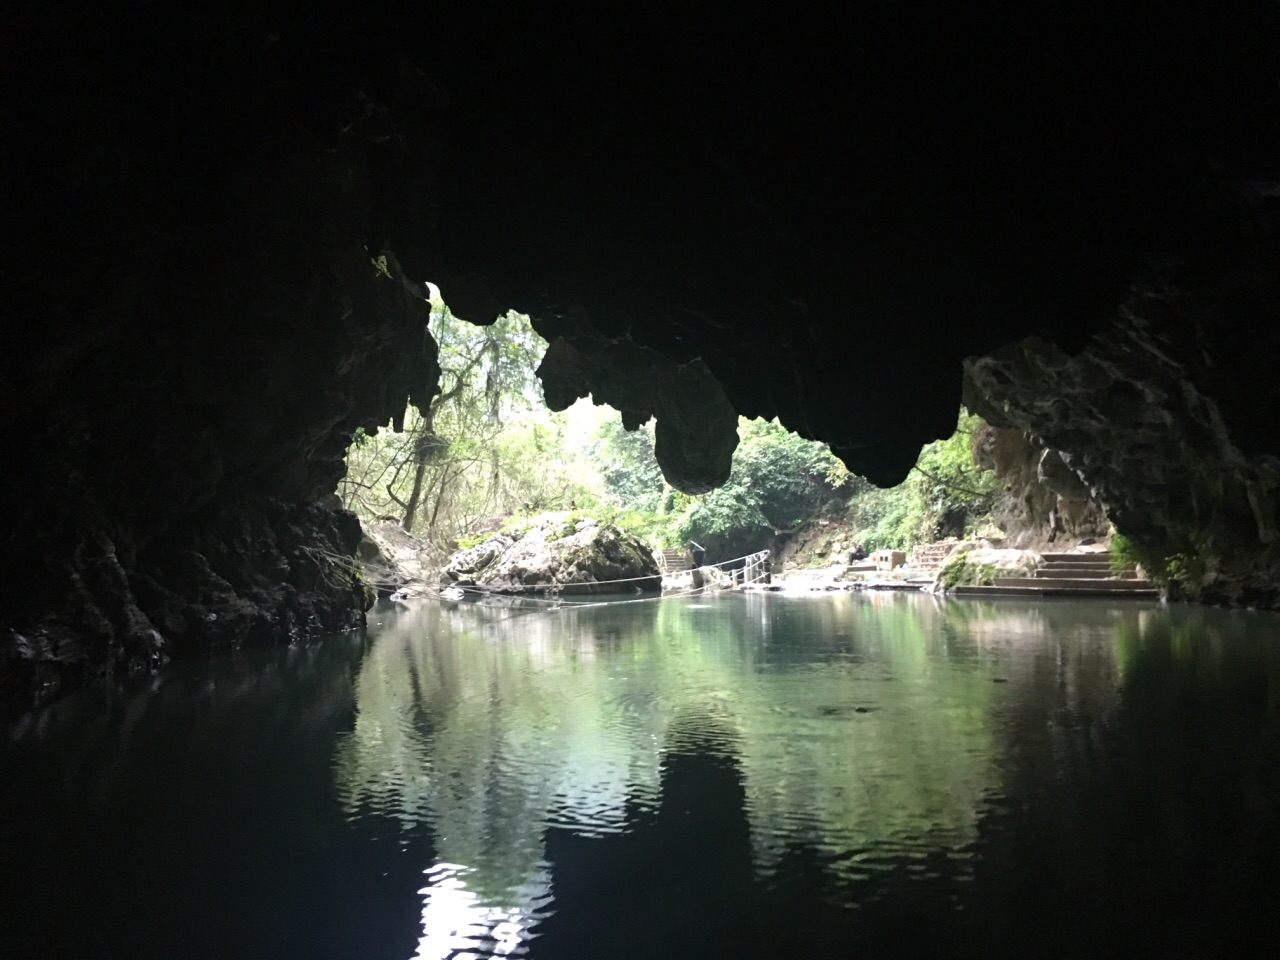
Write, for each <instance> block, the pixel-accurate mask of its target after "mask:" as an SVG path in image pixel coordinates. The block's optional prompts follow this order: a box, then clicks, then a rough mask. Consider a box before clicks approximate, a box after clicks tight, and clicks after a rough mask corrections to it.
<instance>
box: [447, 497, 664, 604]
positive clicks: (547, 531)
mask: <svg viewBox="0 0 1280 960" xmlns="http://www.w3.org/2000/svg"><path fill="white" fill-rule="evenodd" d="M441 583H443V584H449V585H460V586H474V587H479V588H481V589H483V590H484V591H487V592H493V593H512V594H521V593H561V592H563V593H631V592H635V591H641V592H647V591H656V590H661V589H662V572H661V570H660V569H659V568H658V562H657V560H656V559H655V558H654V556H653V552H652V551H651V550H650V549H649V548H648V547H647V546H645V544H644V542H643V541H642V540H640V539H639V538H638V537H636V536H634V535H633V534H630V533H627V532H626V531H624V530H620V529H619V528H618V527H616V526H614V525H613V524H611V523H597V522H596V521H595V520H591V519H589V518H583V519H579V518H577V517H576V516H574V515H573V514H565V513H553V514H544V515H543V516H541V517H539V518H538V519H537V520H535V521H533V523H532V524H531V525H530V526H529V527H528V529H527V530H525V531H524V532H523V533H521V534H520V535H519V536H518V537H509V536H504V535H501V534H498V535H495V536H493V537H490V538H489V539H487V540H485V541H484V542H483V543H480V544H477V545H476V546H474V547H471V548H470V549H467V550H462V551H459V552H458V553H457V554H455V555H454V556H453V558H452V559H451V560H450V561H449V564H448V566H446V567H445V569H444V571H443V573H442V574H441Z"/></svg>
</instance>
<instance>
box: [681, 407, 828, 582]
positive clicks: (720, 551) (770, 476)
mask: <svg viewBox="0 0 1280 960" xmlns="http://www.w3.org/2000/svg"><path fill="white" fill-rule="evenodd" d="M738 434H739V436H740V437H741V441H740V443H739V444H738V449H737V451H736V452H735V453H734V457H733V470H732V472H731V473H730V475H729V481H728V482H727V483H726V484H725V485H724V486H723V487H720V488H719V489H718V490H713V491H712V492H711V493H708V494H706V495H705V496H702V497H696V498H683V499H684V502H685V508H684V510H683V512H682V513H681V515H680V517H679V519H678V520H677V523H676V530H677V532H678V534H679V536H680V537H681V539H685V540H695V541H697V542H698V543H701V544H702V545H703V546H705V547H706V548H707V549H708V551H709V553H710V554H711V555H712V556H721V557H731V556H740V555H742V554H745V553H750V552H753V551H755V550H762V549H765V548H768V547H771V546H773V544H774V542H775V540H776V538H777V537H778V536H780V535H784V534H789V533H793V532H794V531H795V530H796V529H797V528H799V527H800V526H801V525H802V524H804V523H806V522H808V521H809V520H812V519H814V518H816V517H818V516H819V515H821V514H823V513H825V512H829V511H831V510H832V509H833V508H834V509H838V508H840V507H842V506H843V504H844V497H843V496H842V494H841V493H840V488H841V487H843V486H844V485H845V482H846V480H845V477H846V476H847V474H844V473H843V472H842V468H841V467H840V465H839V462H838V461H837V460H836V458H835V457H834V456H833V455H832V453H831V451H830V450H828V449H827V447H826V445H825V444H822V443H815V442H813V441H811V440H805V439H802V438H801V437H798V436H796V435H795V434H793V433H791V432H790V431H789V430H787V429H786V428H785V427H783V426H781V425H780V424H779V423H778V422H777V421H775V420H745V419H744V420H741V421H739V427H738Z"/></svg>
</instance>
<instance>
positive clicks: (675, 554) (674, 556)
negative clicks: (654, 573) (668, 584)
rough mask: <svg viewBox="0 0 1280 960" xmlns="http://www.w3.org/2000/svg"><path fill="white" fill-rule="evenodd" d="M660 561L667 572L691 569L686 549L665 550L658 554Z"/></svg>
mask: <svg viewBox="0 0 1280 960" xmlns="http://www.w3.org/2000/svg"><path fill="white" fill-rule="evenodd" d="M658 562H659V563H660V564H661V565H662V569H663V570H665V571H666V572H667V573H680V572H681V571H683V570H689V569H691V567H692V565H691V564H690V563H689V554H688V553H687V552H686V551H684V550H663V551H662V553H661V554H659V555H658Z"/></svg>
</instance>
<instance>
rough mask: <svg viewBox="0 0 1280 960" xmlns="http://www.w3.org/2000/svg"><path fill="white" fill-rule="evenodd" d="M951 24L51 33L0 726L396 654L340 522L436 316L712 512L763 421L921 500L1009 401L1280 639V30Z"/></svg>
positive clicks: (514, 20) (596, 19)
mask: <svg viewBox="0 0 1280 960" xmlns="http://www.w3.org/2000/svg"><path fill="white" fill-rule="evenodd" d="M933 6H934V5H931V4H922V5H920V6H919V7H918V8H917V7H915V6H913V5H910V4H895V5H890V6H887V7H884V8H883V9H882V8H878V7H877V8H865V9H864V8H863V7H857V8H856V9H852V10H849V11H843V12H840V13H835V12H833V13H829V14H826V15H823V16H819V15H817V14H814V15H806V16H804V17H800V16H797V15H795V13H794V11H793V10H791V9H789V8H788V7H786V6H784V5H776V6H775V5H771V4H767V3H766V4H762V5H757V6H754V7H752V8H751V9H749V10H746V9H744V10H743V11H740V12H738V13H736V14H735V15H734V16H732V17H727V18H726V17H724V16H723V15H721V14H720V13H719V12H718V11H714V10H712V9H710V8H706V9H704V8H702V7H698V6H696V5H694V6H690V5H687V4H685V5H676V4H671V5H664V4H662V3H658V4H645V5H639V6H633V7H630V8H627V9H625V10H623V11H619V12H617V13H616V14H614V13H606V12H604V11H603V9H602V8H599V7H591V8H586V7H582V6H579V5H576V4H564V5H534V6H528V5H527V6H525V7H519V8H514V7H513V8H512V9H502V8H501V7H500V6H499V5H487V4H463V3H442V4H440V5H438V6H432V5H428V4H402V3H399V2H395V0H393V2H390V3H386V4H379V5H375V6H372V7H370V6H364V5H345V4H343V5H339V6H338V7H336V8H333V9H332V10H327V11H325V13H324V14H323V15H321V14H320V13H319V12H318V11H317V10H316V9H314V8H313V7H304V6H302V5H299V4H294V3H282V2H270V0H268V2H263V3H256V4H249V3H240V2H234V0H233V2H227V3H220V4H212V5H167V6H166V5H157V4H152V3H144V2H138V3H132V4H130V3H125V4H120V5H113V6H112V7H111V9H106V8H104V7H93V6H82V5H77V4H59V3H51V4H49V3H46V4H34V3H29V2H26V0H20V2H18V3H17V4H15V5H13V6H12V7H11V8H10V10H9V12H8V13H7V18H8V23H9V25H10V26H11V29H8V30H6V31H0V45H2V48H0V53H2V54H3V56H0V71H3V77H4V81H5V82H4V90H5V94H4V98H3V103H2V105H0V109H2V113H0V120H2V121H3V128H4V131H5V136H4V137H3V138H0V174H2V175H3V182H5V183H6V184H7V185H9V186H10V188H11V190H10V192H11V196H10V198H9V199H10V202H9V204H8V207H7V209H6V219H5V223H6V227H7V237H6V239H7V243H6V245H5V246H6V250H5V256H4V258H3V260H2V262H0V266H2V269H3V271H4V291H5V301H6V302H5V305H4V306H5V312H6V316H7V320H8V322H7V327H8V334H7V336H8V341H7V343H6V348H5V349H4V350H3V351H0V391H2V394H0V399H2V400H3V403H0V441H2V442H3V443H4V445H5V449H6V450H8V451H10V452H11V458H12V462H13V464H14V466H13V467H11V468H10V469H7V470H6V471H3V475H2V476H0V497H2V498H3V501H2V502H4V503H5V504H7V505H10V509H11V513H10V515H9V516H8V518H7V520H6V522H5V524H4V535H3V537H4V539H3V548H2V550H0V582H3V583H4V584H5V587H6V590H5V593H6V596H7V598H8V599H7V600H6V602H5V607H4V611H3V620H0V631H2V632H0V686H7V687H15V688H23V689H29V688H30V687H31V685H32V684H33V683H36V684H39V683H46V682H49V683H52V682H55V681H57V680H58V679H59V678H62V677H67V676H76V675H88V674H93V673H97V672H101V671H103V670H106V669H128V668H131V667H136V668H149V667H150V666H152V665H154V664H155V663H156V662H158V661H160V660H162V659H164V658H165V657H166V656H169V655H171V654H176V653H182V652H183V651H188V650H198V649H205V648H207V647H209V646H219V645H235V644H237V643H241V642H246V641H248V640H256V639H264V640H265V639H268V638H272V637H275V638H285V637H303V636H308V635H314V634H316V633H319V632H322V631H325V630H333V629H338V628H342V627H345V626H347V625H350V624H352V623H354V622H358V621H359V619H360V609H361V606H362V604H363V602H364V598H363V589H362V588H361V587H360V585H359V584H357V583H355V582H353V581H352V579H351V577H350V576H349V575H347V574H344V573H343V571H342V566H341V564H340V563H337V564H335V562H334V561H333V559H332V558H334V557H338V558H341V557H343V556H349V555H350V554H351V552H352V551H353V550H354V540H353V537H354V536H355V533H354V528H353V526H352V524H351V520H350V518H348V517H344V516H343V515H341V514H339V513H333V512H331V511H329V510H327V509H326V508H325V506H324V501H325V498H326V496H327V495H328V494H329V493H330V492H331V491H332V489H333V487H334V483H335V481H336V479H337V477H338V476H339V475H340V473H341V470H342V457H343V455H344V452H345V449H346V446H347V443H348V442H349V438H350V436H351V434H352V432H353V431H354V430H355V429H356V428H357V427H366V428H372V427H374V426H375V425H377V424H379V423H385V422H386V421H387V420H388V419H389V418H391V417H393V416H395V415H397V414H398V413H399V412H400V411H402V410H403V409H404V405H405V403H406V401H413V402H422V401H425V400H426V399H427V398H428V397H429V396H430V394H431V392H432V390H433V389H434V388H435V383H436V379H437V376H438V370H437V367H436V364H435V353H434V345H433V344H432V342H431V340H430V338H429V336H428V335H427V333H426V330H425V322H426V318H427V311H426V304H425V303H424V302H423V300H422V299H421V287H420V283H421V282H422V281H426V280H432V281H435V282H437V283H438V284H439V285H440V286H441V288H442V290H443V291H444V294H445V296H446V298H447V299H448V300H449V302H450V304H451V306H453V307H454V309H455V311H456V312H457V313H459V314H460V315H462V316H466V317H469V318H471V319H476V320H480V321H484V320H486V319H487V318H489V317H492V316H496V315H497V313H498V312H499V311H500V310H501V309H502V308H505V307H507V306H512V307H517V308H520V309H523V310H526V311H528V312H531V313H532V314H533V315H534V316H535V322H536V324H537V326H538V328H539V330H540V331H541V332H542V333H543V334H544V335H545V336H547V337H548V339H550V340H553V341H555V342H557V343H558V346H557V347H556V356H554V357H552V358H550V360H549V362H548V364H547V365H546V366H545V367H544V371H543V373H544V382H545V384H546V389H547V395H548V399H549V401H550V402H552V403H553V404H557V403H562V402H565V401H567V400H568V399H569V398H571V397H573V396H580V395H583V394H584V393H587V392H591V393H593V394H594V395H595V396H597V398H609V399H614V400H617V401H618V402H619V403H620V404H621V405H622V407H623V408H624V410H625V411H626V415H627V416H628V417H630V418H633V419H634V418H638V417H640V416H642V415H644V414H646V413H647V412H655V413H657V414H658V415H659V418H660V422H661V424H662V425H661V426H660V431H662V433H663V434H664V436H665V437H666V440H667V441H668V442H664V443H662V444H661V445H662V448H663V449H662V456H663V461H664V468H665V469H666V471H667V473H668V475H669V476H670V477H672V478H673V479H674V480H676V481H677V482H679V483H680V484H681V485H682V486H685V487H687V488H689V489H705V487H706V486H708V485H710V484H713V483H715V482H716V481H717V478H718V477H721V476H722V475H723V474H724V472H725V469H726V464H727V457H728V454H729V451H731V450H732V448H733V446H734V443H735V442H736V438H735V437H734V435H733V429H732V428H733V417H732V411H736V412H739V413H742V414H745V415H748V416H765V417H771V416H778V417H779V418H780V419H781V420H782V422H783V423H784V424H785V425H787V426H788V427H791V428H792V429H795V430H797V431H799V432H801V433H803V434H805V435H806V436H810V437H815V438H818V439H823V440H826V441H828V442H829V443H831V445H832V447H833V449H834V450H835V451H836V452H837V453H838V454H840V455H841V456H842V457H843V458H845V460H846V461H847V462H848V463H849V465H850V466H851V468H853V469H854V470H856V471H857V472H860V473H862V474H864V475H866V476H868V477H870V478H871V479H873V480H875V481H876V482H879V483H883V484H888V483H892V482H896V481H897V480H900V479H901V478H902V477H903V476H904V475H905V472H906V471H907V469H909V467H910V465H911V463H913V462H914V459H915V456H916V453H917V451H918V449H919V447H920V445H921V444H922V443H924V442H928V441H930V440H932V439H935V438H938V437H940V436H942V435H943V434H945V433H946V432H947V431H949V430H950V429H951V426H952V424H953V423H954V417H955V410H956V406H957V404H958V403H959V401H960V398H961V392H962V389H963V388H964V383H965V374H964V371H965V366H964V360H965V358H966V357H970V358H973V359H972V360H971V361H970V363H969V366H968V384H969V389H971V390H976V391H977V394H978V396H979V401H978V402H982V400H983V399H985V402H986V404H987V406H988V407H989V408H990V411H991V412H992V414H993V415H996V416H1002V417H1003V418H1004V422H1006V423H1007V424H1009V425H1010V427H1017V428H1018V429H1021V430H1024V431H1025V432H1027V433H1029V434H1031V435H1033V436H1036V437H1038V438H1040V439H1041V440H1043V442H1045V443H1047V444H1049V445H1050V446H1053V447H1054V448H1055V449H1059V450H1061V451H1062V453H1063V455H1064V457H1065V458H1066V459H1067V460H1068V461H1069V462H1070V464H1071V466H1072V467H1073V468H1075V469H1077V470H1078V472H1079V473H1080V475H1081V476H1082V477H1083V478H1084V479H1085V481H1086V482H1088V483H1089V484H1090V485H1091V486H1093V487H1094V488H1095V489H1096V490H1097V491H1098V492H1099V494H1100V496H1101V498H1102V499H1103V500H1104V502H1106V503H1107V504H1108V507H1109V508H1110V509H1111V510H1112V511H1113V516H1114V518H1115V520H1116V523H1117V524H1118V525H1119V526H1120V528H1121V529H1122V530H1126V531H1132V532H1133V534H1134V536H1135V537H1138V538H1140V539H1143V540H1144V541H1146V542H1149V543H1151V544H1152V545H1153V549H1160V550H1165V549H1168V550H1172V551H1173V552H1178V551H1182V550H1184V549H1185V545H1186V544H1188V543H1191V542H1200V541H1203V540H1204V539H1205V538H1206V537H1208V538H1209V540H1210V541H1211V547H1210V548H1209V549H1208V551H1207V555H1209V556H1212V557H1214V558H1216V559H1215V560H1214V561H1213V564H1214V566H1213V570H1215V571H1221V570H1224V569H1225V568H1226V567H1227V566H1230V567H1231V569H1230V570H1229V571H1227V573H1226V574H1224V575H1219V574H1217V573H1215V575H1214V578H1212V579H1211V578H1209V577H1208V576H1207V575H1206V576H1205V577H1201V578H1200V582H1202V583H1203V584H1205V586H1204V588H1203V589H1199V590H1196V589H1192V590H1191V594H1192V595H1193V596H1199V597H1203V598H1205V599H1224V600H1228V601H1232V602H1258V603H1266V604H1268V605H1276V604H1277V595H1276V588H1275V586H1274V585H1275V584H1276V583H1277V582H1280V571H1277V570H1276V569H1275V565H1274V563H1273V562H1272V559H1273V557H1272V553H1271V550H1272V548H1271V546H1270V544H1271V542H1272V539H1271V538H1272V534H1271V532H1270V529H1271V528H1270V524H1271V520H1270V519H1269V518H1270V517H1272V515H1273V513H1274V508H1275V497H1276V485H1275V484H1274V483H1272V482H1271V479H1270V477H1271V472H1270V471H1271V467H1270V466H1269V464H1270V462H1271V461H1270V460H1269V459H1268V458H1269V457H1271V456H1273V455H1274V454H1276V453H1277V452H1278V451H1280V443H1277V441H1276V439H1275V436H1274V433H1273V430H1272V425H1273V424H1274V423H1275V419H1274V415H1275V414H1276V413H1277V412H1280V411H1277V410H1276V403H1277V395H1278V394H1280V391H1278V390H1277V389H1276V387H1275V385H1274V383H1273V380H1274V378H1273V377H1272V376H1271V374H1270V369H1271V364H1272V363H1273V362H1274V361H1273V359H1271V358H1272V357H1274V355H1275V350H1274V347H1275V346H1276V344H1275V341H1274V336H1275V335H1274V333H1264V334H1262V335H1261V336H1262V337H1263V339H1254V335H1253V334H1251V333H1249V332H1248V326H1249V325H1250V324H1255V323H1258V322H1265V324H1267V325H1268V326H1267V328H1266V329H1268V330H1269V329H1270V326H1269V325H1270V323H1271V318H1272V317H1273V316H1274V314H1275V307H1276V306H1277V302H1278V301H1280V297H1277V295H1276V294H1277V291H1276V289H1275V283H1274V279H1273V278H1274V276H1275V275H1276V272H1275V266H1276V264H1275V260H1274V256H1273V253H1274V248H1275V245H1274V242H1273V239H1274V237H1275V235H1276V230H1275V224H1274V223H1273V222H1272V220H1271V214H1270V213H1269V208H1270V207H1271V206H1272V205H1273V204H1274V199H1273V197H1274V195H1275V193H1276V191H1275V189H1274V188H1273V187H1272V186H1271V185H1270V184H1272V182H1273V180H1274V178H1275V175H1276V173H1277V171H1280V162H1278V160H1280V149H1277V144H1278V143H1280V111H1277V110H1276V102H1275V100H1276V90H1277V86H1276V83H1275V81H1276V78H1277V76H1278V75H1280V72H1278V71H1277V50H1278V49H1280V46H1278V45H1277V44H1276V42H1275V41H1276V38H1277V37H1278V36H1280V31H1278V30H1277V19H1278V18H1280V12H1278V11H1277V9H1276V8H1275V7H1274V5H1271V4H1261V3H1246V4H1242V5H1239V6H1237V7H1233V8H1232V10H1231V11H1229V12H1226V13H1223V14H1221V15H1216V16H1217V19H1215V20H1214V21H1213V23H1212V24H1211V25H1206V23H1205V21H1204V14H1203V13H1202V12H1200V11H1184V10H1181V9H1177V8H1171V7H1169V6H1168V5H1159V4H1124V5H1116V4H1105V5H1104V4H1096V5H1095V4H1084V5H1080V4H1073V5H1070V6H1069V7H1068V6H1065V5H1064V6H1063V7H1062V8H1061V9H1058V8H1056V7H1052V6H1047V5H1031V6H1029V5H1025V4H1007V5H997V7H990V6H988V7H984V8H983V10H982V11H980V12H979V11H974V10H969V9H956V10H952V11H943V12H939V11H937V10H934V9H931V8H932V7H933ZM1001 7H1002V8H1001ZM824 16H825V17H826V19H824ZM1242 250H1243V251H1244V252H1245V254H1246V255H1245V256H1244V258H1243V260H1241V259H1240V258H1239V257H1238V256H1237V254H1238V252H1239V251H1242ZM383 254H386V255H387V259H386V261H385V263H386V270H385V272H384V271H380V270H379V269H377V268H376V267H375V266H374V263H373V261H374V259H375V258H377V257H378V256H380V255H383ZM1135 291H1137V292H1135ZM1143 291H1155V292H1154V293H1147V292H1143ZM1171 305H1172V306H1171ZM1121 317H1123V318H1124V319H1123V320H1121V322H1120V325H1119V326H1115V324H1116V322H1117V318H1121ZM1027 336H1035V337H1037V338H1039V340H1038V341H1037V342H1042V343H1044V344H1051V345H1052V347H1045V348H1043V349H1041V348H1039V347H1036V348H1034V349H1030V350H1029V351H1028V350H1025V349H1022V348H1009V347H1007V346H1006V345H1007V344H1010V343H1015V342H1018V341H1021V340H1022V338H1024V337H1027ZM1020 350H1021V353H1020V352H1019V351H1020ZM988 357H989V358H991V359H989V360H988V359H983V358H988ZM1073 364H1074V366H1073ZM1099 368H1100V369H1101V370H1102V373H1099V372H1098V370H1099ZM1108 384H1111V385H1112V386H1108ZM1104 394H1105V396H1106V397H1107V398H1108V399H1106V401H1105V402H1103V401H1101V400H1098V397H1099V396H1102V395H1104ZM1144 444H1145V445H1146V446H1144ZM1152 451H1154V453H1153V452H1152ZM1153 464H1163V465H1164V466H1163V467H1160V468H1159V469H1157V467H1156V466H1154V465H1153ZM1206 531H1208V532H1207V533H1206ZM1197 538H1198V539H1197ZM1202 552H1203V551H1202ZM1255 561H1256V563H1254V562H1255ZM1251 564H1253V566H1250V565H1251ZM1255 568H1256V572H1250V570H1253V569H1255ZM1212 583H1216V584H1218V586H1217V587H1212V586H1210V585H1209V584H1212ZM1231 584H1234V586H1229V585H1231ZM215 625H216V626H215Z"/></svg>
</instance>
